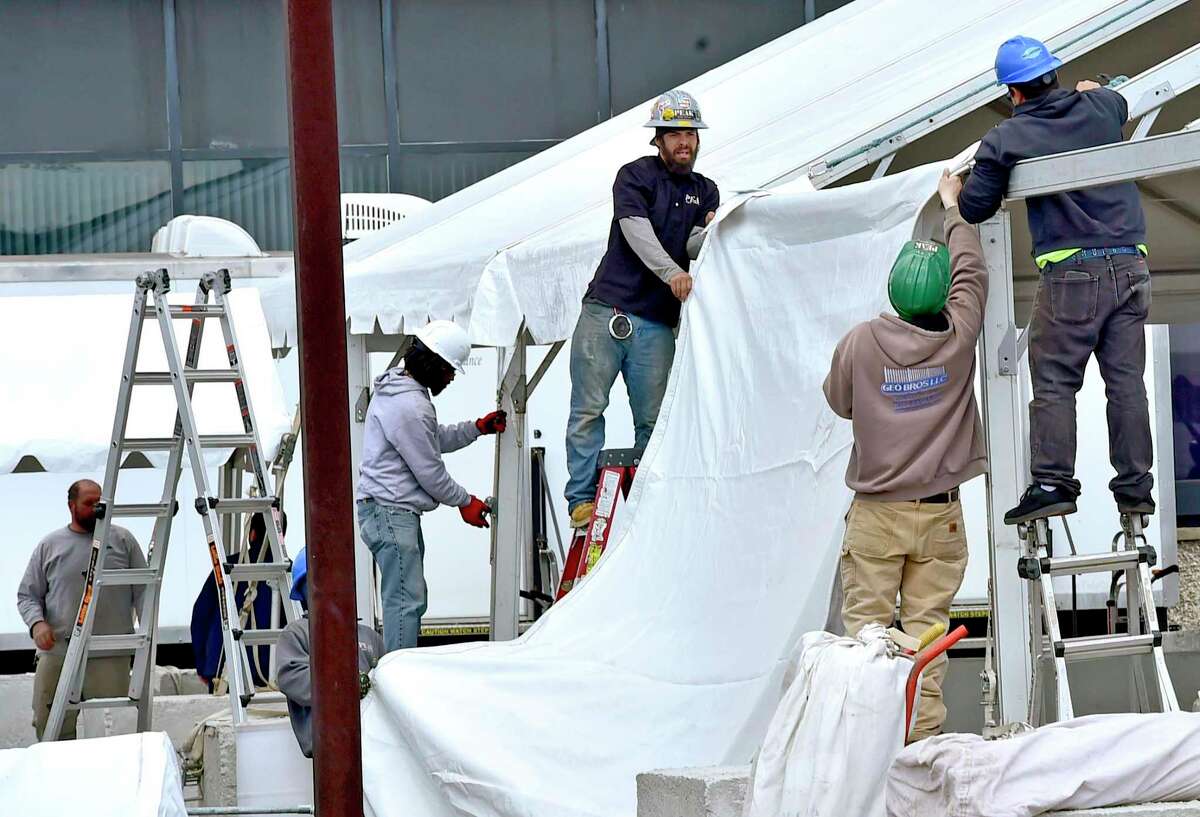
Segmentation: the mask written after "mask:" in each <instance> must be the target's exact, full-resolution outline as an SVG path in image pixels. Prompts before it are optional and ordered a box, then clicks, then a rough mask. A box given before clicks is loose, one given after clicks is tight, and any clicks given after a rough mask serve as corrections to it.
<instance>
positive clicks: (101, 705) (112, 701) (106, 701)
mask: <svg viewBox="0 0 1200 817" xmlns="http://www.w3.org/2000/svg"><path fill="white" fill-rule="evenodd" d="M137 705H138V702H137V701H135V700H134V699H133V698H88V699H87V700H86V701H80V702H79V703H72V704H71V705H70V706H71V708H72V709H115V708H116V707H119V706H137Z"/></svg>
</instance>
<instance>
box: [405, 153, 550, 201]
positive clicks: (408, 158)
mask: <svg viewBox="0 0 1200 817" xmlns="http://www.w3.org/2000/svg"><path fill="white" fill-rule="evenodd" d="M533 153H534V152H531V151H514V152H511V153H406V154H404V155H403V156H401V157H400V181H401V192H404V193H411V194H412V195H414V196H420V197H421V198H425V199H429V200H430V201H437V200H438V199H441V198H445V197H446V196H449V195H450V194H451V193H456V192H458V191H459V190H461V189H463V188H464V187H467V186H469V185H472V184H474V183H475V182H477V181H479V180H480V179H484V178H487V177H488V176H491V175H492V174H493V173H498V172H500V171H501V170H503V169H504V168H506V167H508V166H509V165H515V164H516V163H517V162H520V161H523V160H525V159H528V158H529V157H530V156H532V155H533Z"/></svg>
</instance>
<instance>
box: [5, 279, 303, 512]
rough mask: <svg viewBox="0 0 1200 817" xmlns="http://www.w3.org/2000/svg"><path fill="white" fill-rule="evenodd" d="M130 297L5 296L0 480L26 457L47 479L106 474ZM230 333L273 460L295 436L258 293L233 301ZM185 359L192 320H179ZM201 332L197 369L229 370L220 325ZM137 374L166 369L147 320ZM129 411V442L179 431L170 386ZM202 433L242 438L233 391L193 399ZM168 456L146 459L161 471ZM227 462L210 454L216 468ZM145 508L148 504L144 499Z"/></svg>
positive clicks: (218, 387)
mask: <svg viewBox="0 0 1200 817" xmlns="http://www.w3.org/2000/svg"><path fill="white" fill-rule="evenodd" d="M169 297H170V300H171V301H172V302H173V303H190V302H192V301H193V300H194V294H192V293H187V292H178V293H172V294H171V295H170V296H169ZM132 304H133V295H132V294H128V295H96V294H88V295H52V296H30V297H23V296H17V297H6V298H0V348H3V349H4V350H5V356H4V364H3V372H4V377H5V380H6V381H7V382H8V383H9V384H20V388H13V387H11V386H10V387H8V388H6V390H5V394H6V397H5V398H4V399H3V400H0V428H3V429H4V433H3V434H0V474H8V473H9V472H11V471H12V470H13V469H14V468H15V467H16V466H17V463H19V462H20V461H21V458H22V457H25V456H32V457H34V458H35V459H36V460H37V461H38V462H39V463H40V464H41V466H42V468H44V469H45V470H46V471H50V472H55V473H68V474H69V473H77V472H85V471H94V470H97V469H101V470H102V469H103V468H104V463H105V461H106V459H107V457H108V450H109V442H110V440H111V436H112V432H113V415H114V413H115V411H116V405H117V390H118V386H119V385H120V382H121V364H122V362H123V361H124V359H125V348H126V345H127V343H128V338H129V325H130V314H131V312H130V310H131V306H132ZM229 304H230V307H231V309H232V313H233V325H234V331H235V332H236V333H237V337H238V344H239V346H240V347H241V348H240V352H241V358H242V363H243V365H244V366H245V371H246V379H247V386H248V390H249V394H250V402H251V405H252V406H253V408H254V415H255V419H256V420H257V421H258V425H259V429H258V430H259V439H260V441H261V442H262V445H263V448H264V453H265V454H266V456H267V457H272V456H274V453H275V451H276V450H277V449H278V447H279V440H280V438H281V437H282V435H283V434H285V433H286V432H288V431H289V430H290V429H291V412H290V411H289V410H288V408H287V406H286V405H285V403H284V398H283V389H282V387H281V386H280V383H279V375H278V374H277V373H276V370H275V363H274V361H273V360H272V358H271V345H270V341H269V337H268V334H267V328H266V321H265V318H264V317H263V313H262V305H261V303H260V302H259V297H258V291H257V290H254V289H250V288H246V289H237V290H234V291H233V292H231V293H230V295H229ZM174 324H175V337H176V342H177V343H178V345H179V349H180V353H181V354H182V353H183V352H184V351H185V350H186V349H187V337H188V331H189V330H190V328H191V322H190V321H181V320H176V321H174ZM208 324H209V325H208V326H207V327H206V328H205V330H204V341H203V344H202V346H201V351H200V368H203V369H218V368H228V367H229V360H228V358H227V357H226V355H225V343H224V340H223V338H222V335H221V327H220V326H219V325H218V324H217V322H216V321H215V320H214V321H209V322H208ZM138 370H139V371H159V372H161V371H166V357H165V355H164V351H163V344H162V335H161V334H160V332H159V329H158V324H157V323H156V322H155V321H153V320H147V321H146V322H145V326H144V328H143V331H142V344H141V352H140V359H139V363H138ZM133 394H134V396H133V401H132V403H131V406H130V415H129V426H128V436H130V437H169V436H171V433H172V430H173V427H174V423H175V395H174V393H173V391H172V389H171V387H170V386H137V387H136V388H135V389H134V392H133ZM193 406H194V409H195V415H196V421H197V426H198V427H199V429H200V432H201V433H202V434H241V433H243V429H242V420H241V411H240V409H239V407H238V403H237V398H236V395H235V392H234V388H233V385H232V384H229V383H200V384H197V385H196V387H195V391H194V392H193ZM166 456H167V455H166V453H164V452H159V453H155V454H148V455H147V459H149V460H150V462H151V463H154V464H155V465H162V464H164V463H165V462H166ZM228 457H229V450H227V449H226V450H224V451H213V452H212V453H211V455H210V464H213V465H215V464H217V463H218V462H221V461H224V460H226V459H228ZM147 501H148V500H147Z"/></svg>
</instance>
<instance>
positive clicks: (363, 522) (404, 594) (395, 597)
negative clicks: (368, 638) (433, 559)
mask: <svg viewBox="0 0 1200 817" xmlns="http://www.w3.org/2000/svg"><path fill="white" fill-rule="evenodd" d="M358 531H359V533H360V534H362V538H363V541H364V542H366V544H367V547H369V548H370V549H371V554H372V555H373V556H374V557H375V564H377V565H379V573H380V586H381V592H382V596H383V643H384V646H385V647H386V648H387V651H388V652H391V651H392V650H401V649H405V648H407V647H415V646H417V636H419V635H420V634H421V616H423V615H425V610H426V609H427V608H428V606H429V604H428V601H429V592H428V588H427V587H426V585H425V538H424V537H423V536H422V535H421V516H420V514H416V513H413V512H412V511H406V510H403V509H401V508H396V507H392V506H390V505H381V504H380V503H378V502H375V501H374V500H370V499H365V500H359V501H358Z"/></svg>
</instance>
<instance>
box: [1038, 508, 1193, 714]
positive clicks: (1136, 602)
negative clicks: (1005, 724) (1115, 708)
mask: <svg viewBox="0 0 1200 817" xmlns="http://www.w3.org/2000/svg"><path fill="white" fill-rule="evenodd" d="M1146 521H1147V519H1146V517H1144V516H1143V515H1142V514H1140V513H1122V514H1121V531H1120V532H1119V533H1118V534H1117V535H1116V536H1114V537H1113V549H1112V551H1111V552H1109V553H1088V554H1083V555H1076V554H1075V553H1074V550H1075V548H1074V545H1073V543H1072V547H1071V550H1072V555H1070V556H1054V555H1053V548H1052V546H1051V538H1050V528H1049V520H1048V519H1036V520H1033V521H1031V522H1028V523H1022V524H1019V525H1018V526H1017V529H1018V532H1019V534H1020V536H1021V538H1022V540H1024V542H1025V555H1024V556H1022V557H1021V558H1020V559H1019V561H1018V565H1017V572H1018V573H1019V574H1020V576H1021V578H1023V579H1027V580H1028V581H1030V582H1032V583H1033V584H1034V585H1036V587H1030V593H1029V603H1030V608H1031V610H1030V623H1031V626H1032V630H1033V632H1032V635H1033V641H1032V644H1033V651H1034V662H1033V667H1034V670H1033V690H1032V692H1033V694H1032V696H1031V699H1030V700H1031V701H1032V706H1033V713H1032V714H1033V720H1034V721H1035V725H1036V722H1045V718H1044V715H1043V710H1044V707H1043V706H1042V697H1043V696H1042V682H1041V674H1040V670H1039V667H1040V666H1041V665H1042V663H1043V661H1045V660H1048V659H1049V660H1052V661H1053V666H1054V673H1053V681H1054V689H1055V694H1054V700H1055V705H1056V711H1055V720H1059V721H1063V720H1067V719H1069V718H1073V717H1075V710H1074V706H1073V704H1072V701H1071V687H1070V683H1069V681H1068V680H1067V664H1068V662H1073V661H1086V660H1089V659H1095V658H1106V657H1110V656H1131V657H1132V661H1131V675H1132V681H1133V693H1134V697H1135V698H1136V708H1137V709H1138V710H1140V711H1143V712H1145V711H1150V706H1151V704H1150V701H1149V695H1148V689H1147V686H1146V677H1145V671H1144V668H1143V666H1142V659H1141V656H1143V655H1149V656H1151V662H1150V663H1151V665H1152V668H1153V674H1154V687H1155V690H1156V693H1157V703H1158V708H1159V709H1160V710H1161V711H1163V712H1175V711H1178V710H1179V701H1178V700H1177V699H1176V697H1175V688H1174V687H1173V686H1172V685H1171V676H1170V674H1169V673H1168V672H1167V661H1166V657H1165V656H1164V655H1163V647H1162V633H1161V632H1160V631H1159V628H1158V614H1157V612H1156V610H1155V607H1154V593H1153V589H1152V587H1151V575H1150V568H1151V567H1153V566H1154V564H1155V562H1156V561H1157V554H1156V553H1155V551H1154V548H1153V547H1152V546H1151V545H1150V544H1149V543H1148V542H1147V541H1146V536H1145V533H1144V530H1143V529H1144V526H1145V524H1146ZM1063 524H1064V526H1065V525H1066V519H1065V518H1063ZM1066 532H1067V537H1068V539H1069V538H1070V528H1066ZM1103 572H1112V573H1113V577H1114V583H1115V581H1116V578H1117V577H1118V576H1119V574H1120V573H1122V572H1123V573H1124V574H1125V588H1126V605H1127V610H1128V616H1127V621H1128V626H1127V632H1126V633H1116V632H1110V633H1109V634H1107V635H1098V636H1085V637H1078V638H1063V636H1062V631H1061V629H1060V628H1059V623H1058V608H1057V605H1056V601H1055V598H1054V582H1053V577H1054V576H1076V575H1079V574H1082V573H1103ZM1111 629H1115V628H1114V627H1112V626H1111V625H1110V630H1111Z"/></svg>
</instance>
